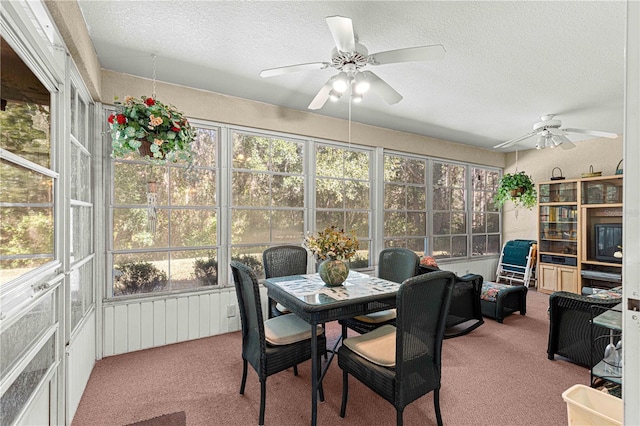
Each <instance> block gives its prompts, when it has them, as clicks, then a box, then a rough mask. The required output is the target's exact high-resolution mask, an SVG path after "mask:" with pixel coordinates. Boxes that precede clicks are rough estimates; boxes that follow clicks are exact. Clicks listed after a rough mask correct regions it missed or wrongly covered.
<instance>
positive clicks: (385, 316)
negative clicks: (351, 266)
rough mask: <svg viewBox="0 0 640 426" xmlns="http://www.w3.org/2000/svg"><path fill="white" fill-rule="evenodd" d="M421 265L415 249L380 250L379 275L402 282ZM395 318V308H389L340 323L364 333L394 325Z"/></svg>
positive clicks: (395, 248) (414, 273)
mask: <svg viewBox="0 0 640 426" xmlns="http://www.w3.org/2000/svg"><path fill="white" fill-rule="evenodd" d="M419 265H420V258H419V257H418V255H417V254H416V253H414V252H413V251H411V250H409V249H406V248H401V247H392V248H386V249H384V250H382V251H381V252H380V256H379V257H378V277H379V278H382V279H385V280H389V281H393V282H396V283H401V282H403V281H404V280H406V279H407V278H411V277H413V276H415V275H416V273H417V271H418V266H419ZM395 319H396V311H395V309H387V310H384V311H381V312H374V313H372V314H367V315H360V316H357V317H354V318H348V319H344V320H341V321H340V324H342V326H343V327H347V328H350V329H352V330H355V331H357V332H358V333H360V334H363V333H368V332H369V331H373V330H375V329H376V328H378V327H381V326H383V325H386V324H392V325H393V324H394V323H395Z"/></svg>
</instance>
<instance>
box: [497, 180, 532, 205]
mask: <svg viewBox="0 0 640 426" xmlns="http://www.w3.org/2000/svg"><path fill="white" fill-rule="evenodd" d="M537 197H538V195H537V193H536V188H535V185H534V184H533V180H532V179H531V176H529V175H527V174H526V173H525V172H524V171H521V172H516V173H507V174H505V175H503V176H502V178H501V179H500V182H499V183H498V191H497V193H496V195H495V197H494V201H495V203H496V207H498V208H501V207H502V205H503V204H504V203H505V202H506V201H507V200H511V201H512V202H513V204H515V206H516V207H520V206H523V207H526V208H528V209H531V208H533V206H535V205H536V200H537Z"/></svg>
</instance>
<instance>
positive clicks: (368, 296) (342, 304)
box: [265, 271, 400, 426]
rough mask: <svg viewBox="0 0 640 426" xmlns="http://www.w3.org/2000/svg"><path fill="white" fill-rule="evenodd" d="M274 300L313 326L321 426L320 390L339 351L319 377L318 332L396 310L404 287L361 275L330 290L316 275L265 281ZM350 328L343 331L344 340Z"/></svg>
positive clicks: (314, 397) (314, 390)
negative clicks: (333, 324)
mask: <svg viewBox="0 0 640 426" xmlns="http://www.w3.org/2000/svg"><path fill="white" fill-rule="evenodd" d="M265 286H266V288H267V294H268V296H269V297H270V298H272V299H273V300H275V301H276V302H279V303H280V304H282V305H284V306H286V307H287V309H289V310H290V311H291V312H293V313H294V314H296V315H298V316H299V317H300V318H302V319H303V320H305V321H306V322H308V323H309V326H310V329H311V371H312V372H314V373H312V374H311V425H312V426H315V425H316V423H317V413H318V386H319V385H320V383H321V382H322V379H323V378H324V375H325V374H326V371H327V369H328V367H329V365H330V364H331V359H332V358H333V355H334V354H335V351H332V352H331V353H330V356H329V357H328V359H327V362H326V364H325V366H324V368H323V370H322V371H321V374H320V375H319V376H318V375H317V374H315V372H316V371H318V362H319V360H318V341H317V333H315V330H316V328H317V326H318V324H326V323H327V322H330V321H337V320H340V319H345V318H352V317H355V316H358V315H365V314H368V313H372V312H378V311H382V310H385V309H390V308H394V307H395V306H396V295H397V293H398V289H399V288H400V284H399V283H396V282H393V281H388V280H384V279H382V278H376V277H371V276H369V275H367V274H363V273H360V272H357V271H349V275H348V276H347V279H346V281H345V282H344V283H343V284H341V285H339V286H332V287H329V286H327V285H326V284H325V283H324V282H323V281H322V280H321V279H320V276H319V275H318V274H317V273H316V274H306V275H291V276H285V277H277V278H269V279H267V280H266V281H265ZM345 334H346V328H345V327H342V338H345V337H346V336H345Z"/></svg>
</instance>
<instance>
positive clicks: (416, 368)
mask: <svg viewBox="0 0 640 426" xmlns="http://www.w3.org/2000/svg"><path fill="white" fill-rule="evenodd" d="M455 279H456V277H455V275H454V274H453V273H452V272H448V271H439V272H432V273H429V274H423V275H418V276H416V277H414V278H410V279H408V280H406V281H404V282H403V283H402V285H401V286H400V289H399V290H398V296H397V300H396V304H397V305H396V307H397V317H396V382H397V383H398V386H397V387H396V392H398V394H397V398H399V401H403V404H405V405H406V404H408V403H410V402H411V401H413V400H415V399H417V398H419V397H420V396H421V395H424V394H425V393H427V392H429V391H431V390H434V389H439V388H440V360H441V354H442V340H443V337H444V330H445V322H446V318H447V314H448V311H449V305H450V304H451V294H452V292H453V286H454V283H455Z"/></svg>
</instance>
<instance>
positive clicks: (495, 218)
mask: <svg viewBox="0 0 640 426" xmlns="http://www.w3.org/2000/svg"><path fill="white" fill-rule="evenodd" d="M487 232H496V233H497V232H500V215H499V214H498V213H487Z"/></svg>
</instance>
